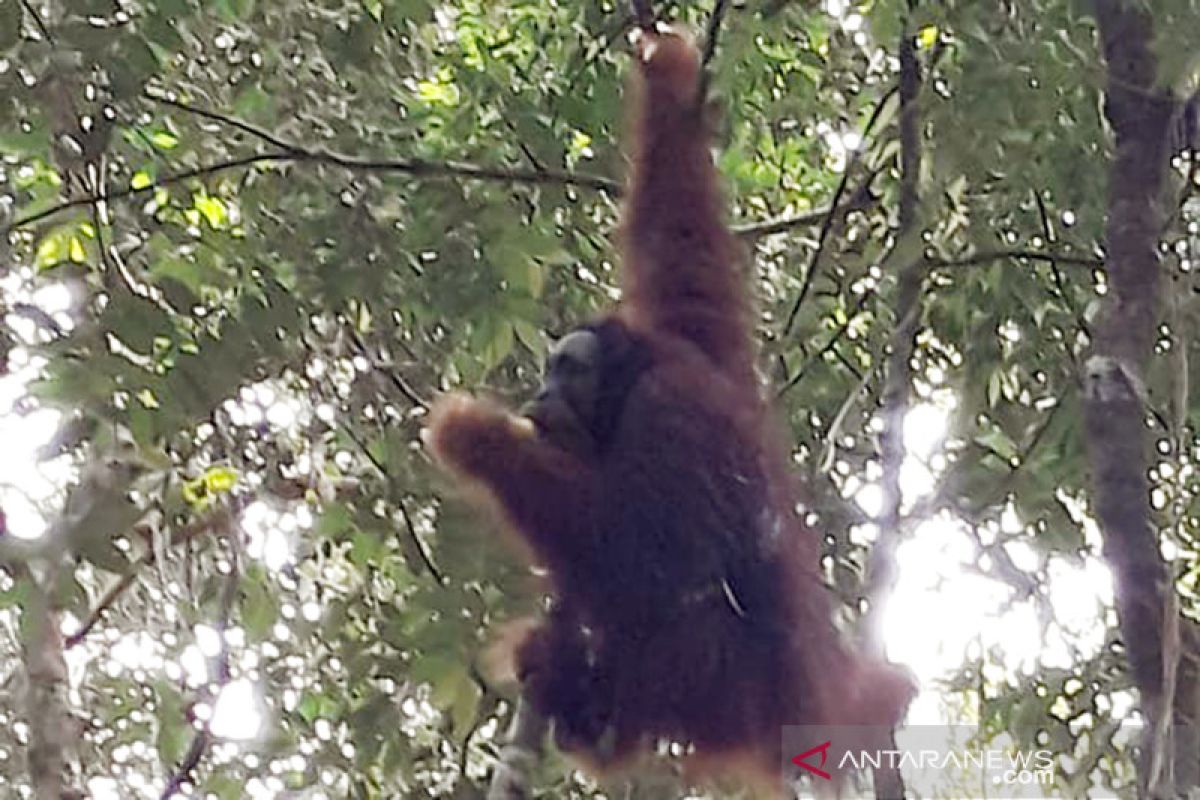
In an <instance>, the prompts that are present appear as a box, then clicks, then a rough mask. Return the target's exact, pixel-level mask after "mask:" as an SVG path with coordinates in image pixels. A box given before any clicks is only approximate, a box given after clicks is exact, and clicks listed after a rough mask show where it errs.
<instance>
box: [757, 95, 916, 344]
mask: <svg viewBox="0 0 1200 800" xmlns="http://www.w3.org/2000/svg"><path fill="white" fill-rule="evenodd" d="M896 90H897V87H895V86H893V87H892V88H890V89H888V90H887V91H886V92H884V93H883V95H882V96H881V97H880V98H879V100H878V101H876V103H875V108H874V109H873V110H872V111H871V117H870V119H868V120H867V124H866V127H864V128H863V133H862V143H861V144H860V145H859V148H858V149H857V150H855V151H854V154H853V155H852V156H851V157H850V161H849V163H847V164H846V169H845V171H843V172H842V179H841V180H840V181H838V185H837V189H836V190H834V193H833V200H832V201H831V202H830V203H829V208H830V213H829V214H827V215H826V217H825V219H824V221H823V222H822V223H821V233H820V235H819V236H818V237H817V249H816V250H815V251H814V252H813V257H812V261H811V262H809V265H808V271H807V272H805V273H804V282H803V283H802V284H801V285H800V293H799V294H798V295H796V300H795V302H793V303H792V309H791V311H789V312H788V315H787V321H786V322H785V323H784V326H783V334H782V336H781V337H780V338H783V339H786V338H787V337H788V335H789V334H790V333H791V332H792V326H793V325H795V324H796V317H797V316H799V314H800V308H801V306H803V305H804V301H805V300H806V299H807V298H808V293H809V291H810V290H811V289H812V286H813V282H814V281H815V280H816V277H817V272H818V270H819V268H820V266H821V256H822V254H824V252H825V244H826V242H827V241H828V239H829V233H830V231H831V230H833V221H834V217H835V214H834V213H833V212H834V210H836V209H837V208H838V207H839V206H840V205H841V201H842V196H843V195H844V194H845V193H846V187H847V185H848V184H849V182H850V176H851V175H852V174H853V173H854V171H855V168H856V167H857V166H858V163H859V161H861V160H862V155H863V153H864V152H866V141H867V137H868V136H870V135H871V131H872V129H874V127H875V123H876V122H878V121H879V117H880V115H881V114H882V113H883V107H884V106H885V105H887V101H888V100H890V99H891V97H892V95H893V94H895V93H896ZM874 175H875V173H871V177H872V178H873V177H874ZM865 185H866V186H869V185H870V179H868V181H867V183H866V184H865Z"/></svg>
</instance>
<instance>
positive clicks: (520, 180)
mask: <svg viewBox="0 0 1200 800" xmlns="http://www.w3.org/2000/svg"><path fill="white" fill-rule="evenodd" d="M210 113H211V112H210ZM270 163H291V164H324V165H328V166H335V167H341V168H343V169H346V170H350V171H351V172H375V173H399V174H403V175H408V176H410V177H413V178H463V179H466V180H475V181H488V182H495V183H511V184H528V185H542V186H575V187H578V188H582V189H591V190H594V191H597V192H601V193H603V194H607V195H609V196H611V197H618V196H620V194H621V191H622V187H621V184H620V183H619V182H617V181H614V180H612V179H610V178H605V177H601V176H599V175H588V174H584V173H574V172H567V171H565V170H532V169H506V168H502V167H486V166H479V165H476V164H464V163H459V162H453V161H427V160H424V159H419V158H413V159H397V160H387V159H379V160H372V159H358V158H351V157H350V156H343V155H339V154H337V153H329V152H319V151H315V150H305V149H304V148H301V147H299V146H296V145H287V147H286V149H284V150H282V151H280V152H275V153H259V154H256V155H250V156H242V157H240V158H234V159H230V160H229V161H220V162H217V163H214V164H206V165H203V166H199V167H194V168H192V169H187V170H183V171H181V172H175V173H171V174H169V175H166V176H164V177H162V178H158V179H156V180H154V181H153V182H151V183H150V184H149V185H147V186H139V187H137V188H134V187H128V188H125V189H116V190H113V191H110V192H108V193H107V195H105V196H104V197H99V196H92V195H89V196H87V197H79V198H75V199H73V200H68V201H64V202H62V203H58V204H56V205H53V206H51V207H49V208H46V209H43V210H42V211H39V212H37V213H36V214H30V215H29V216H27V217H22V218H21V219H18V220H16V221H15V222H13V223H11V224H9V225H7V226H5V227H4V229H3V231H2V233H3V234H4V235H7V234H8V233H10V232H11V231H13V230H16V229H18V228H23V227H26V226H28V225H32V224H33V223H35V222H40V221H41V220H43V219H46V218H48V217H52V216H54V215H55V214H59V213H61V212H63V211H66V210H68V209H71V208H78V207H80V206H87V205H91V204H93V203H98V202H100V201H102V200H107V201H112V200H120V199H123V198H126V197H137V196H140V195H145V194H150V193H152V192H154V191H155V190H157V189H161V188H164V187H167V186H172V185H174V184H177V183H182V182H183V181H186V180H190V179H192V178H202V177H207V176H209V175H216V174H218V173H221V172H228V171H230V170H234V169H240V168H242V167H251V166H258V165H260V164H270Z"/></svg>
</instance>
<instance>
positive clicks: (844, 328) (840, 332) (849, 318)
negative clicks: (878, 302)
mask: <svg viewBox="0 0 1200 800" xmlns="http://www.w3.org/2000/svg"><path fill="white" fill-rule="evenodd" d="M874 296H875V291H874V290H870V291H866V292H863V293H862V294H861V295H859V296H858V302H856V303H855V304H854V307H853V308H852V309H850V313H849V314H847V315H846V321H845V322H843V323H842V324H841V325H839V326H838V329H837V330H836V331H834V333H833V335H832V336H830V337H829V339H828V340H827V341H826V342H825V344H823V345H822V346H821V347H820V349H818V350H817V352H815V353H813V354H812V355H811V356H809V357H808V358H806V359H805V360H804V363H803V364H801V365H800V368H799V369H798V370H796V374H795V375H793V376H792V377H790V378H788V380H787V382H786V383H784V384H783V386H781V387H780V388H779V391H778V392H777V393H776V396H777V397H782V396H783V395H784V394H786V393H787V392H789V391H790V390H791V389H792V388H793V387H795V386H797V385H798V384H799V383H800V381H801V380H803V379H804V376H805V374H807V372H808V370H809V368H810V367H812V365H813V364H815V363H816V362H817V361H819V360H820V359H821V358H823V357H824V356H825V354H826V353H828V352H829V351H830V350H832V349H833V348H834V347H836V346H837V343H838V342H840V341H841V340H842V337H843V336H845V335H846V334H847V333H848V332H849V330H850V326H851V325H853V324H854V321H855V320H856V319H858V315H859V314H860V313H861V312H862V310H863V309H864V308H866V305H867V300H869V299H871V298H872V297H874Z"/></svg>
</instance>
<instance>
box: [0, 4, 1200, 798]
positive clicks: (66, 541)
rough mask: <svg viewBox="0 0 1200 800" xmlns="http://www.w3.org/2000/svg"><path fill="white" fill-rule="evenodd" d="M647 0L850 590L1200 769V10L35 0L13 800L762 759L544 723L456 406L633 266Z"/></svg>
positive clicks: (1091, 768) (870, 617)
mask: <svg viewBox="0 0 1200 800" xmlns="http://www.w3.org/2000/svg"><path fill="white" fill-rule="evenodd" d="M647 9H649V12H650V13H652V14H653V15H654V16H655V17H656V18H657V19H660V20H664V21H669V22H671V23H674V24H678V25H681V26H684V27H686V28H687V29H690V30H692V31H694V32H695V34H696V36H697V37H698V39H699V41H701V42H702V52H703V55H704V68H705V79H704V83H705V91H706V93H707V94H706V98H707V101H708V102H707V104H708V106H709V107H708V109H707V110H706V119H707V120H708V121H709V124H711V125H712V126H713V131H714V135H715V139H716V142H717V145H718V146H717V148H716V152H715V154H714V157H715V159H716V164H717V167H718V169H719V171H720V173H721V175H722V177H723V181H724V186H723V189H724V197H725V201H726V204H727V206H728V212H729V216H730V220H731V224H732V226H733V227H734V230H735V232H736V234H737V236H738V238H739V240H740V241H741V243H742V244H743V246H744V247H745V248H746V252H747V254H748V255H749V258H748V259H747V261H748V264H749V266H750V269H748V280H749V281H750V282H751V285H752V291H753V294H754V297H755V300H756V303H757V308H756V312H755V313H756V317H755V331H756V338H757V341H758V344H759V355H758V361H757V365H756V366H757V368H758V372H759V374H760V375H761V376H762V379H763V382H764V385H766V386H768V387H769V389H768V391H770V392H771V393H772V394H773V395H774V397H775V402H776V404H777V407H778V409H779V413H780V417H781V419H782V421H783V423H784V425H782V426H781V427H782V428H783V429H785V430H786V434H787V435H788V436H790V437H791V440H790V441H791V442H792V443H793V450H792V452H791V455H792V459H791V461H792V466H793V468H794V471H795V475H796V477H797V478H798V480H799V481H800V482H801V484H802V486H803V494H804V498H805V505H804V509H803V510H804V513H805V515H806V517H807V520H808V521H809V522H810V523H811V524H812V525H813V527H814V528H815V529H816V530H819V531H820V535H821V541H820V546H821V556H822V558H821V569H822V574H823V577H824V579H825V580H826V581H827V582H828V584H829V585H830V587H831V590H832V591H833V593H834V596H835V597H836V599H837V602H838V606H839V613H838V624H839V625H840V627H841V628H842V629H843V630H844V631H845V633H846V635H847V636H848V637H852V638H855V639H858V640H860V641H862V642H863V643H864V647H867V648H868V649H871V650H874V651H877V652H880V653H883V652H886V653H887V654H889V655H890V657H891V658H892V659H893V660H894V661H896V662H897V663H899V664H901V665H904V666H906V667H907V668H909V669H910V670H911V671H912V672H913V674H914V675H915V677H916V678H917V679H918V681H919V682H920V686H921V694H920V696H919V697H918V699H917V701H916V702H915V704H914V705H913V707H912V709H911V710H910V716H909V721H910V722H913V723H918V724H931V723H966V724H971V725H977V726H979V730H980V731H981V732H982V734H983V735H984V736H985V737H1001V738H1003V739H1004V741H1006V742H1009V743H1011V744H1014V745H1015V746H1027V745H1028V746H1032V745H1037V746H1041V747H1045V748H1049V749H1050V750H1052V751H1053V753H1054V754H1055V758H1056V760H1055V765H1054V769H1053V781H1052V784H1051V785H1050V786H1047V787H1044V789H1045V791H1046V796H1061V797H1079V796H1085V795H1086V794H1087V792H1089V791H1093V792H1107V793H1108V794H1107V795H1104V796H1112V793H1114V792H1116V793H1121V794H1122V796H1135V795H1138V796H1147V797H1173V796H1183V793H1184V792H1185V791H1187V790H1189V789H1190V790H1191V791H1196V787H1200V755H1198V754H1200V633H1198V629H1200V508H1198V505H1197V504H1198V503H1200V499H1198V494H1200V476H1198V474H1197V471H1196V466H1195V465H1193V464H1192V461H1193V459H1196V458H1198V457H1200V440H1198V439H1197V435H1196V424H1195V422H1194V420H1193V416H1192V408H1193V404H1194V403H1196V404H1197V411H1198V412H1200V394H1197V393H1193V392H1192V391H1191V380H1190V371H1191V370H1190V354H1191V351H1192V348H1193V347H1195V346H1196V345H1195V343H1196V342H1197V341H1198V340H1200V337H1198V336H1197V330H1196V328H1195V327H1194V326H1196V325H1197V324H1200V283H1198V282H1197V280H1196V279H1195V278H1193V275H1194V274H1195V273H1196V268H1197V265H1198V261H1197V258H1198V256H1197V253H1198V251H1200V196H1198V191H1200V178H1198V175H1200V156H1198V155H1197V149H1198V148H1200V100H1198V99H1197V98H1198V97H1200V95H1198V94H1197V89H1198V86H1200V84H1198V80H1200V62H1198V61H1197V58H1196V55H1195V54H1196V52H1197V47H1196V45H1197V42H1196V37H1197V35H1198V33H1197V32H1200V3H1198V2H1197V1H1196V0H1157V1H1156V2H1153V3H1150V2H1145V1H1144V0H1087V1H1085V0H1027V2H1021V3H1017V2H1009V1H1008V0H1004V1H997V2H973V1H972V0H907V1H904V0H873V1H872V2H853V0H823V1H822V2H819V3H818V2H815V1H814V2H802V1H801V0H732V1H728V0H678V1H677V2H658V3H635V4H627V3H624V2H616V1H615V0H612V1H609V0H606V1H605V2H525V1H524V0H503V1H501V0H448V1H447V2H441V3H433V2H428V1H427V0H321V1H320V2H311V1H309V2H305V1H304V0H276V1H275V2H256V0H215V1H214V2H200V1H199V0H136V2H134V1H133V0H0V230H2V231H3V236H2V237H0V442H3V444H4V449H5V451H6V452H7V457H6V458H4V459H3V461H2V463H0V623H2V624H0V687H3V690H2V691H0V729H2V730H3V731H4V732H3V733H0V786H2V787H6V788H5V789H4V791H5V793H6V796H10V795H11V796H13V797H37V798H39V799H41V798H54V799H55V800H58V799H59V798H68V797H89V798H95V800H108V799H109V798H159V797H162V798H166V797H171V796H177V795H178V796H189V797H212V798H221V800H224V799H226V798H242V797H248V798H254V799H255V800H260V799H261V800H266V799H267V798H334V797H338V798H340V797H353V798H386V797H454V798H474V797H493V798H495V797H502V796H503V797H517V796H520V797H525V796H528V797H533V796H538V797H573V798H598V797H601V796H605V797H623V796H629V797H681V796H695V797H713V798H719V797H737V796H745V795H744V794H739V792H741V791H742V789H741V788H740V787H737V786H704V787H689V786H688V785H687V784H688V783H689V781H688V778H687V777H686V776H681V775H680V770H679V764H678V762H677V759H675V758H673V757H672V753H671V752H667V753H666V754H664V756H663V757H662V758H660V759H658V762H659V763H658V764H657V767H656V768H653V769H645V770H638V771H635V772H634V773H632V774H623V775H620V776H618V777H614V778H612V779H610V780H608V781H598V780H597V779H595V778H594V777H593V776H591V775H589V774H588V773H586V772H581V771H579V770H578V769H577V768H576V765H575V764H573V763H572V762H571V761H570V760H568V759H566V758H564V757H563V756H562V755H561V754H559V753H558V752H557V751H556V750H555V748H554V747H553V746H552V745H551V744H550V743H549V742H546V743H542V742H541V741H540V739H538V738H537V737H535V738H534V740H531V741H518V742H517V743H516V744H517V745H520V747H516V748H514V747H512V746H508V747H506V746H505V745H506V743H507V742H508V739H507V737H506V731H508V730H509V729H510V725H511V723H512V721H513V717H514V715H515V711H516V709H518V708H519V707H520V701H519V691H518V689H517V688H516V687H514V686H512V685H510V684H509V683H505V682H504V681H501V680H499V679H498V678H497V676H496V675H495V669H494V665H492V664H490V663H489V658H488V654H489V647H490V645H491V643H492V642H494V641H495V638H496V636H497V632H498V631H502V630H504V628H505V624H506V623H509V622H511V621H513V620H516V619H519V618H521V617H524V616H527V615H528V614H530V613H531V612H533V611H535V610H537V609H538V608H539V607H540V606H541V605H542V601H543V598H542V597H541V592H540V590H539V584H538V583H537V582H536V581H534V580H531V577H530V569H529V567H528V566H527V565H526V563H525V561H524V560H522V559H521V558H520V557H519V554H517V553H515V552H514V550H513V549H512V548H511V547H508V546H506V545H507V544H508V542H506V540H505V539H504V537H502V536H498V535H497V531H496V526H495V525H494V524H493V523H491V522H489V521H488V520H487V519H486V517H485V516H483V515H481V514H479V513H477V512H476V511H475V510H473V507H472V506H471V505H470V504H469V503H466V502H464V501H463V496H462V492H461V491H459V490H458V489H457V488H456V487H455V485H454V484H453V483H452V482H451V481H448V480H447V479H446V478H445V476H444V475H443V474H442V473H440V472H439V471H438V470H437V469H435V468H434V466H433V465H432V463H431V461H430V458H429V456H428V454H427V452H426V450H425V448H424V447H423V446H422V442H421V432H422V430H423V428H424V427H425V424H426V420H427V415H428V411H429V409H430V407H431V406H432V405H433V403H434V402H435V401H436V398H438V397H439V396H440V395H442V394H443V393H445V392H447V391H450V390H455V389H465V390H469V391H471V392H473V393H479V394H486V395H491V396H494V397H497V398H500V399H501V400H503V401H504V402H505V403H506V404H508V405H509V406H510V407H518V406H520V404H521V403H522V402H523V401H525V400H526V399H528V398H529V397H530V396H531V395H532V393H533V391H534V390H535V388H536V387H537V385H538V383H539V381H540V377H541V374H542V363H543V360H544V358H545V356H546V354H547V352H548V350H549V348H550V347H551V346H552V344H553V343H554V342H555V341H556V340H557V339H558V338H559V337H560V336H562V335H563V334H564V333H566V332H567V331H570V330H571V329H572V328H574V327H575V326H577V325H579V324H580V323H582V322H585V321H587V320H589V319H592V318H594V317H595V316H596V314H597V313H598V312H599V311H601V310H604V309H607V308H609V307H611V305H612V303H613V301H614V300H615V299H616V298H617V297H618V296H619V293H620V292H619V285H620V284H619V277H618V276H619V273H620V263H619V260H618V259H617V257H616V247H615V244H614V231H615V226H616V222H617V217H618V211H619V205H620V202H621V198H622V195H623V193H624V187H625V177H626V170H627V160H626V155H625V153H626V151H625V150H624V149H623V145H624V144H625V141H626V140H625V134H626V128H627V126H626V124H625V122H626V118H625V111H624V104H623V96H624V95H625V87H626V86H627V78H628V73H629V68H630V60H631V54H632V48H631V46H630V32H631V31H633V30H634V29H635V28H637V27H639V26H640V25H642V24H644V23H645V20H642V19H639V18H638V17H639V14H640V13H646V12H647ZM1194 396H1195V397H1196V398H1197V399H1196V400H1193V397H1194ZM518 727H519V726H518ZM514 752H516V753H517V755H516V756H514ZM677 754H678V753H675V755H677ZM501 773H504V774H505V775H507V776H508V778H509V779H511V785H509V786H508V787H507V788H506V789H504V791H508V792H510V793H509V794H500V792H501V789H499V788H497V783H498V781H497V780H496V779H495V778H496V776H497V775H501ZM878 778H879V776H877V780H878ZM514 786H515V787H516V788H514ZM689 791H692V792H693V794H690V795H688V794H687V792H689ZM489 792H490V794H489ZM512 792H520V793H519V794H513V793H512Z"/></svg>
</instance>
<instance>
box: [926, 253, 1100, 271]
mask: <svg viewBox="0 0 1200 800" xmlns="http://www.w3.org/2000/svg"><path fill="white" fill-rule="evenodd" d="M1006 258H1024V259H1028V260H1029V261H1042V262H1045V263H1048V264H1067V265H1068V266H1072V267H1090V268H1092V269H1101V268H1103V267H1104V260H1103V259H1100V258H1095V257H1089V256H1079V255H1074V254H1072V253H1047V252H1043V251H1040V250H984V251H981V252H978V253H972V254H970V255H967V256H962V257H960V258H934V257H930V258H926V259H925V262H926V263H927V264H928V265H929V266H931V267H974V266H978V265H980V264H989V263H991V262H993V261H1000V260H1003V259H1006Z"/></svg>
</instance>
